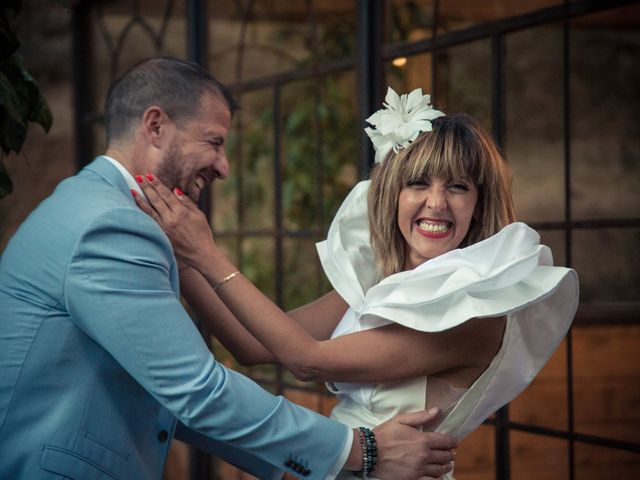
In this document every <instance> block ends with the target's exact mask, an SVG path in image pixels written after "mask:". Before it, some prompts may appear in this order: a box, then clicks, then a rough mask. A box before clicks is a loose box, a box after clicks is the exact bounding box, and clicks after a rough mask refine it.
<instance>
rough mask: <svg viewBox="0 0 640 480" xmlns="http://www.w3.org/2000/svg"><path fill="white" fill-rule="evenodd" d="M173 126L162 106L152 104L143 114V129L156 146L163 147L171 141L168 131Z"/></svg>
mask: <svg viewBox="0 0 640 480" xmlns="http://www.w3.org/2000/svg"><path fill="white" fill-rule="evenodd" d="M173 127H174V125H173V122H172V121H171V118H169V115H167V114H166V112H165V111H164V110H163V109H162V108H161V107H158V106H156V105H154V106H151V107H149V108H147V109H146V110H145V111H144V113H143V114H142V131H143V133H144V136H145V138H146V139H147V141H148V142H149V144H151V145H153V146H154V147H155V148H161V147H162V146H164V145H165V144H166V143H167V142H168V141H169V137H170V136H169V135H168V133H169V131H170V130H171V129H172V128H173Z"/></svg>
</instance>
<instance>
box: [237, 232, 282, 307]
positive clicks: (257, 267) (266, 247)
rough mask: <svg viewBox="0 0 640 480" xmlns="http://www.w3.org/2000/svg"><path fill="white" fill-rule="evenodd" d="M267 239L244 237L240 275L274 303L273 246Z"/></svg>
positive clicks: (270, 240) (271, 240)
mask: <svg viewBox="0 0 640 480" xmlns="http://www.w3.org/2000/svg"><path fill="white" fill-rule="evenodd" d="M274 245H275V244H274V240H273V239H271V238H268V237H255V236H252V237H245V238H244V239H243V241H242V265H241V266H240V270H242V273H243V274H244V275H245V276H246V277H247V278H248V279H249V280H251V281H252V282H253V284H254V285H255V286H256V287H258V289H259V290H260V291H261V292H262V293H264V294H265V295H266V296H268V297H269V298H271V300H272V301H275V291H276V290H275V283H276V282H275V280H276V278H275V261H274V259H275V246H274Z"/></svg>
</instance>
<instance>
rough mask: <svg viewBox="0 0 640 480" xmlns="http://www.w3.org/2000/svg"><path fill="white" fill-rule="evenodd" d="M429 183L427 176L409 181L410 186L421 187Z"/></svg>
mask: <svg viewBox="0 0 640 480" xmlns="http://www.w3.org/2000/svg"><path fill="white" fill-rule="evenodd" d="M428 185H429V182H428V181H427V180H426V179H425V178H418V179H416V180H409V181H408V182H407V186H408V187H414V188H420V187H426V186H428Z"/></svg>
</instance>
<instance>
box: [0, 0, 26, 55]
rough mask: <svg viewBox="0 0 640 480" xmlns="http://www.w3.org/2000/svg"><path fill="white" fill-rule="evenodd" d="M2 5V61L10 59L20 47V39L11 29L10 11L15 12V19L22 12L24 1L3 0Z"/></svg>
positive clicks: (0, 20) (0, 32)
mask: <svg viewBox="0 0 640 480" xmlns="http://www.w3.org/2000/svg"><path fill="white" fill-rule="evenodd" d="M2 3H3V6H2V10H0V61H2V60H3V59H5V58H9V57H10V56H11V55H12V54H13V53H14V52H15V51H16V50H18V47H20V42H19V41H18V37H16V34H15V32H14V31H13V29H12V28H11V23H10V21H9V10H13V16H14V17H15V16H16V15H17V14H18V12H20V8H21V7H22V0H2Z"/></svg>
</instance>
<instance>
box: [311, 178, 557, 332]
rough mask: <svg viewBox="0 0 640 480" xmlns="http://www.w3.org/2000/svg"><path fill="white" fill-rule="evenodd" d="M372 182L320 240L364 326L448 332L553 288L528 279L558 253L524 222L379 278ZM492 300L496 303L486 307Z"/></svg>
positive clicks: (330, 270)
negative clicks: (370, 213) (372, 235)
mask: <svg viewBox="0 0 640 480" xmlns="http://www.w3.org/2000/svg"><path fill="white" fill-rule="evenodd" d="M369 183H370V182H369V181H363V182H360V183H358V184H357V185H356V186H355V187H354V188H353V190H352V191H351V192H350V194H349V195H348V196H347V198H346V199H345V201H344V202H343V204H342V205H341V207H340V209H339V210H338V212H337V214H336V216H335V218H334V220H333V222H332V224H331V227H330V228H329V233H328V236H327V239H326V240H325V241H323V242H320V243H318V244H317V249H318V253H319V255H320V260H321V263H322V266H323V268H324V270H325V273H326V275H327V277H328V278H329V280H330V281H331V283H332V285H333V287H334V288H335V289H336V291H337V292H338V293H339V294H340V295H341V296H342V298H344V299H345V301H346V302H347V303H348V304H349V306H351V308H352V309H353V310H354V311H355V313H356V318H357V319H358V320H359V322H360V323H361V324H362V328H373V327H377V326H382V325H385V324H388V323H391V322H395V323H400V324H402V325H405V326H407V327H410V328H414V329H417V330H421V331H441V330H445V329H448V328H452V327H454V326H456V325H459V324H460V323H462V322H464V321H466V320H468V319H469V318H473V317H482V316H489V315H493V316H495V315H499V314H504V313H507V312H509V311H511V310H513V309H515V308H518V307H519V306H521V305H523V304H524V305H526V304H528V303H530V302H531V301H533V300H535V299H537V298H540V297H541V296H543V295H544V294H545V293H546V292H545V290H546V288H542V289H540V288H537V287H539V285H538V286H537V287H536V286H534V285H530V283H531V282H529V281H528V279H529V278H530V276H531V275H532V274H533V272H534V271H535V270H536V269H537V268H539V267H544V266H551V265H552V264H553V260H552V255H551V251H550V250H549V248H548V247H546V246H544V245H540V243H539V242H540V237H539V235H538V234H537V233H536V232H535V231H534V230H533V229H531V228H530V227H528V226H527V225H526V224H524V223H520V222H516V223H512V224H510V225H508V226H506V227H505V228H503V229H502V230H501V231H500V232H498V233H497V234H496V235H494V236H492V237H490V238H488V239H486V240H483V241H481V242H478V243H476V244H474V245H471V246H468V247H466V248H462V249H456V250H452V251H450V252H447V253H446V254H443V255H441V256H439V257H437V258H434V259H432V260H429V261H427V262H425V263H423V264H422V265H420V266H418V267H416V268H415V269H413V270H409V271H404V272H399V273H397V274H394V275H391V276H389V277H387V278H385V279H383V280H382V281H379V282H378V281H377V273H376V268H375V261H374V256H373V252H372V250H371V246H370V242H369V225H368V218H367V191H368V189H369ZM534 283H535V282H534ZM487 304H490V305H491V308H485V307H483V305H487Z"/></svg>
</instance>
